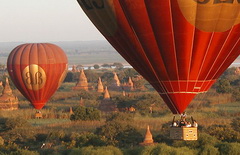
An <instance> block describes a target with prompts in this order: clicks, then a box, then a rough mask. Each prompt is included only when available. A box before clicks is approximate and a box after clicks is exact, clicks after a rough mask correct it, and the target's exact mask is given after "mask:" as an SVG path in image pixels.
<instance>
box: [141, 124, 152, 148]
mask: <svg viewBox="0 0 240 155" xmlns="http://www.w3.org/2000/svg"><path fill="white" fill-rule="evenodd" d="M152 144H154V142H153V138H152V133H151V131H150V128H149V125H148V126H147V131H146V134H145V138H144V141H143V142H142V143H140V145H152Z"/></svg>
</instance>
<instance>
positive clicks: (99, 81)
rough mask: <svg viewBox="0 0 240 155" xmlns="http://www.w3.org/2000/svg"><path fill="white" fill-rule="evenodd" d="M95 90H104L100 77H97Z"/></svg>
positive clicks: (100, 91)
mask: <svg viewBox="0 0 240 155" xmlns="http://www.w3.org/2000/svg"><path fill="white" fill-rule="evenodd" d="M97 92H99V93H103V92H104V88H103V84H102V80H101V78H100V77H99V78H98V85H97Z"/></svg>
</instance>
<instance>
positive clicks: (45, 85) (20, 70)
mask: <svg viewBox="0 0 240 155" xmlns="http://www.w3.org/2000/svg"><path fill="white" fill-rule="evenodd" d="M7 68H8V72H9V75H10V77H11V79H12V81H13V83H14V84H15V86H16V87H17V89H18V90H19V91H20V92H21V93H22V94H23V95H24V96H25V97H26V98H27V99H28V100H29V101H30V102H31V103H32V105H33V106H34V108H35V109H41V108H42V107H43V106H44V105H45V103H46V102H47V101H48V100H49V98H50V97H51V96H52V95H53V94H54V92H55V91H56V90H57V89H58V87H59V86H60V84H61V83H62V81H63V80H64V78H65V75H66V72H67V57H66V55H65V53H64V52H63V50H62V49H61V48H60V47H58V46H56V45H53V44H49V43H36V44H22V45H19V46H17V47H16V48H15V49H13V50H12V52H11V53H10V55H9V57H8V60H7Z"/></svg>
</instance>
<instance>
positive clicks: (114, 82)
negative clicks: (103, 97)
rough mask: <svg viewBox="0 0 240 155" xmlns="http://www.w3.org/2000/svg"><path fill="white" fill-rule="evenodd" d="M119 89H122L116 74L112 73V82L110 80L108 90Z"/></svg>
mask: <svg viewBox="0 0 240 155" xmlns="http://www.w3.org/2000/svg"><path fill="white" fill-rule="evenodd" d="M121 89H122V87H121V83H120V80H119V78H118V76H117V73H116V72H113V80H112V83H111V85H110V86H109V90H113V91H119V90H121Z"/></svg>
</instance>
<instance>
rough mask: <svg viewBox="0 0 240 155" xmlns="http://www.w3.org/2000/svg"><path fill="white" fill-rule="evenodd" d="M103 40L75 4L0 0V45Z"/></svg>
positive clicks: (74, 0) (56, 0)
mask: <svg viewBox="0 0 240 155" xmlns="http://www.w3.org/2000/svg"><path fill="white" fill-rule="evenodd" d="M84 40H104V37H103V36H102V35H101V34H100V33H99V32H98V30H97V29H96V28H95V27H94V26H93V24H92V23H91V22H90V20H89V19H88V18H87V16H86V15H85V14H84V12H83V11H82V9H81V8H80V6H79V5H78V3H77V0H0V42H18V41H21V42H52V41H84Z"/></svg>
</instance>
